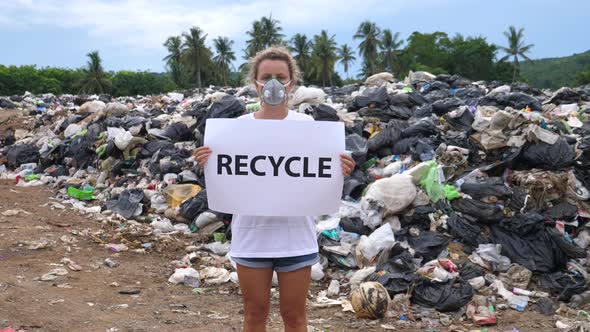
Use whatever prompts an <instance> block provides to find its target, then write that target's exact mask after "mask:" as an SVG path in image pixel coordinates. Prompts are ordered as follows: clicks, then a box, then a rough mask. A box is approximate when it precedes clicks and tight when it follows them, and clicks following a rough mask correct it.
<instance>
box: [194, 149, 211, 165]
mask: <svg viewBox="0 0 590 332" xmlns="http://www.w3.org/2000/svg"><path fill="white" fill-rule="evenodd" d="M211 153H212V152H211V149H209V147H208V146H201V147H199V148H196V149H195V152H193V156H194V157H195V160H196V161H197V164H198V165H199V166H201V168H205V165H206V164H207V160H209V156H210V155H211Z"/></svg>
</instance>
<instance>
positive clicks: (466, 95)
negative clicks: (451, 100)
mask: <svg viewBox="0 0 590 332" xmlns="http://www.w3.org/2000/svg"><path fill="white" fill-rule="evenodd" d="M484 94H485V91H484V90H482V89H480V88H478V87H476V86H472V87H468V88H465V89H459V90H457V92H455V97H457V98H459V99H463V100H464V101H465V103H466V104H467V105H472V103H473V102H474V101H476V100H478V99H479V98H480V97H481V96H483V95H484Z"/></svg>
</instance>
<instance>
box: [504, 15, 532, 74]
mask: <svg viewBox="0 0 590 332" xmlns="http://www.w3.org/2000/svg"><path fill="white" fill-rule="evenodd" d="M504 36H506V39H508V47H500V48H501V49H502V50H503V51H504V52H506V55H505V56H504V57H503V58H501V59H500V61H505V60H508V59H509V58H510V57H512V58H513V61H512V65H513V66H514V71H513V74H512V81H513V82H514V81H516V75H517V72H518V70H519V68H520V66H519V60H518V57H519V56H520V57H522V58H524V59H525V60H530V59H529V57H528V56H527V55H526V54H527V53H528V52H530V50H531V48H533V46H535V45H533V44H529V45H524V28H520V29H519V30H518V31H516V28H515V27H514V26H513V25H511V26H510V27H509V28H508V31H504Z"/></svg>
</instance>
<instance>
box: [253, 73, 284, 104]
mask: <svg viewBox="0 0 590 332" xmlns="http://www.w3.org/2000/svg"><path fill="white" fill-rule="evenodd" d="M290 82H291V81H289V82H287V83H285V84H283V83H281V82H280V81H279V80H277V79H276V78H272V79H270V80H268V81H267V82H266V83H262V82H259V81H256V83H258V84H259V85H261V86H262V100H263V101H264V102H265V103H267V104H269V105H273V106H275V105H280V104H282V103H283V102H284V101H285V99H286V98H287V92H286V89H285V86H286V85H288V84H289V83H290Z"/></svg>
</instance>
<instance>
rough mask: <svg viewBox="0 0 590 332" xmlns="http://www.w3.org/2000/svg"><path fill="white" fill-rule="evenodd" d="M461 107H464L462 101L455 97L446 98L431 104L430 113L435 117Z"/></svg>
mask: <svg viewBox="0 0 590 332" xmlns="http://www.w3.org/2000/svg"><path fill="white" fill-rule="evenodd" d="M462 105H464V103H463V101H462V100H461V99H459V98H457V97H452V98H446V99H442V100H437V101H435V102H434V103H432V111H433V112H434V113H435V114H436V115H438V116H442V115H445V114H447V113H449V112H450V111H452V110H454V109H457V108H459V107H460V106H462Z"/></svg>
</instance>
